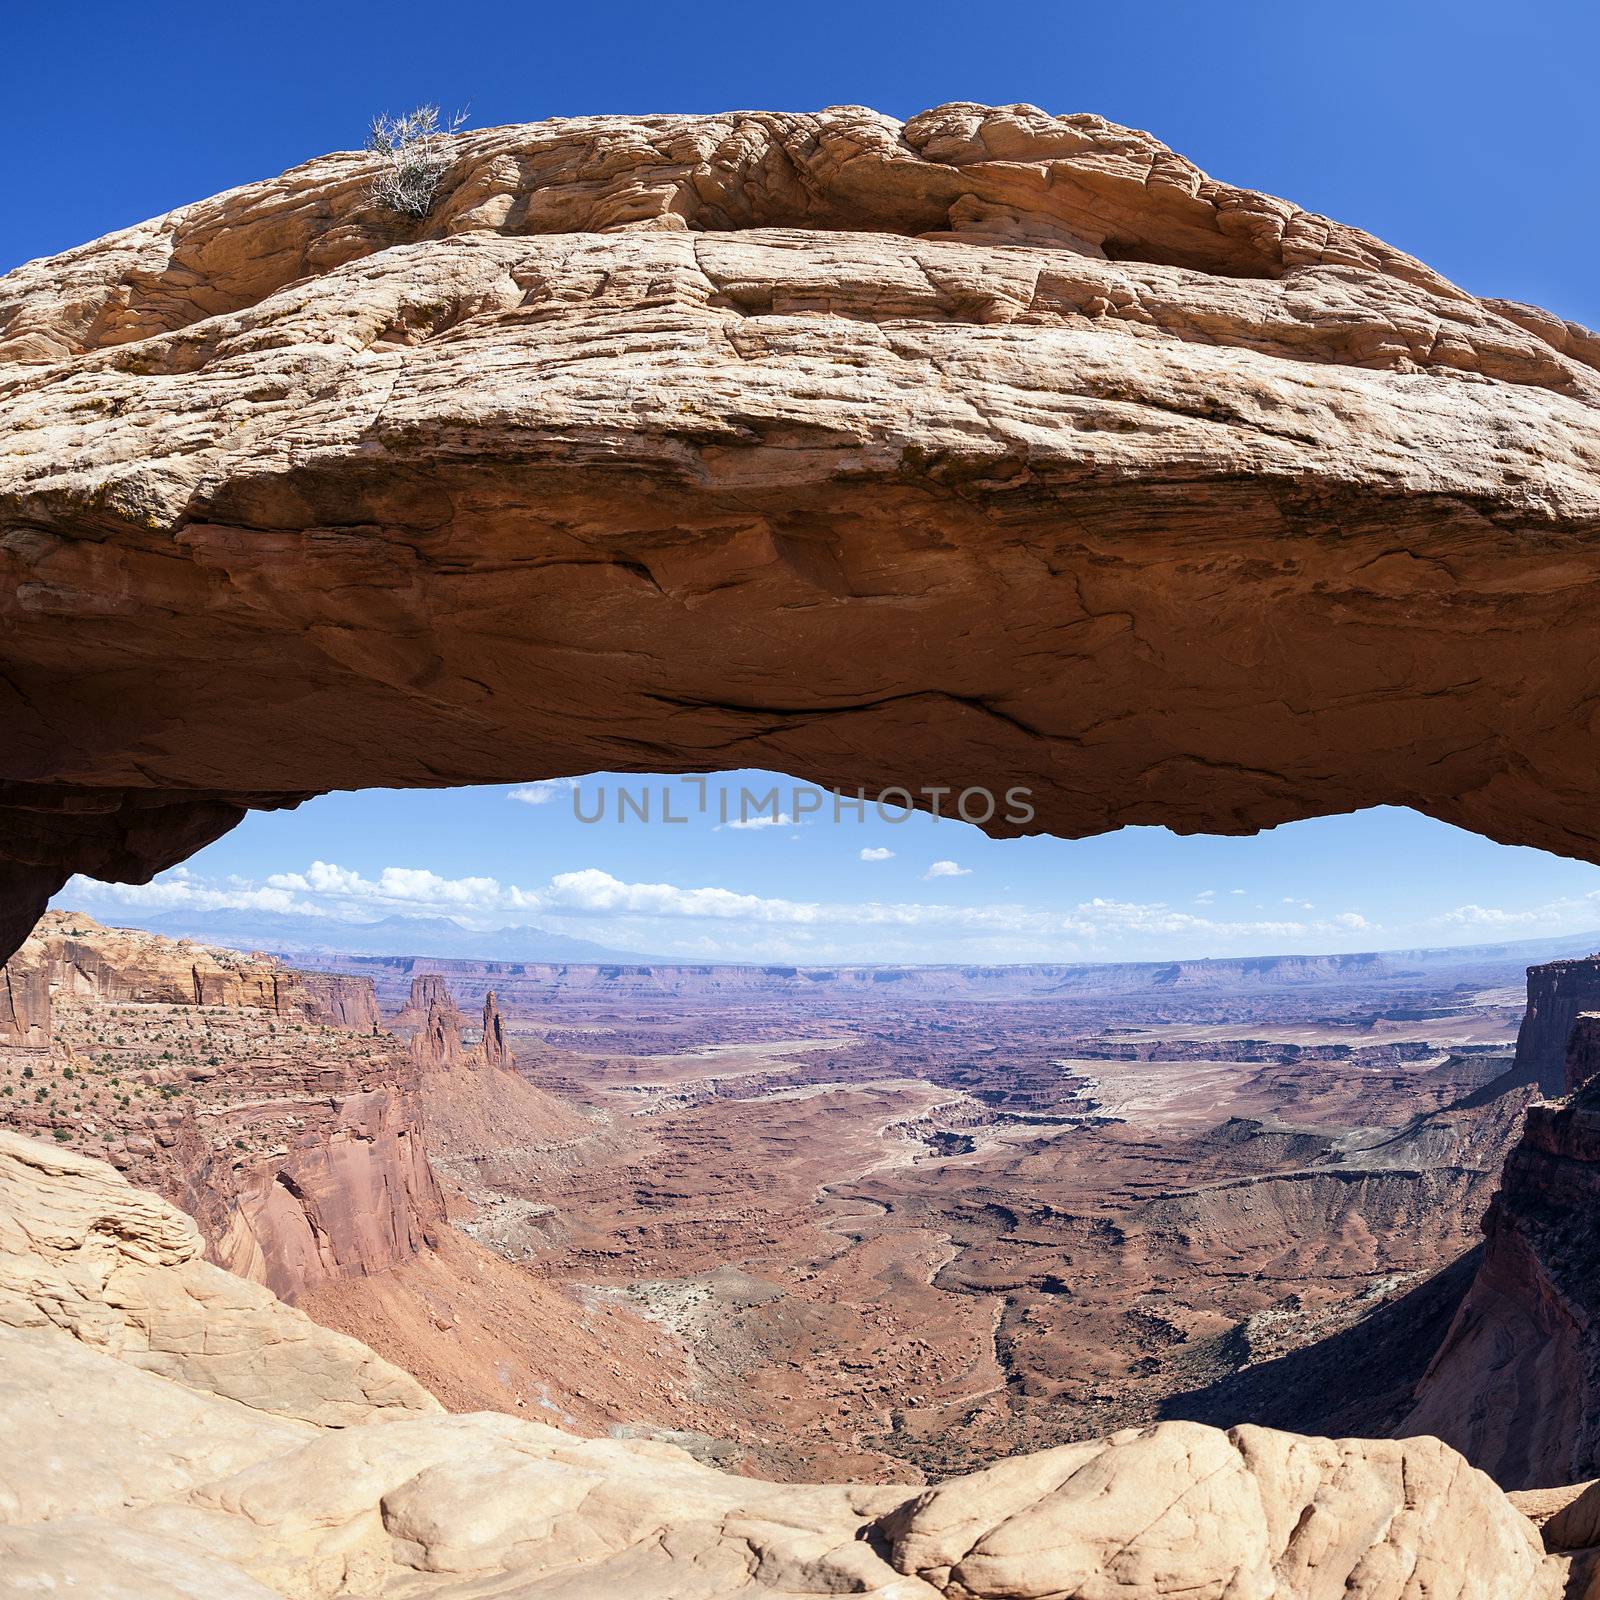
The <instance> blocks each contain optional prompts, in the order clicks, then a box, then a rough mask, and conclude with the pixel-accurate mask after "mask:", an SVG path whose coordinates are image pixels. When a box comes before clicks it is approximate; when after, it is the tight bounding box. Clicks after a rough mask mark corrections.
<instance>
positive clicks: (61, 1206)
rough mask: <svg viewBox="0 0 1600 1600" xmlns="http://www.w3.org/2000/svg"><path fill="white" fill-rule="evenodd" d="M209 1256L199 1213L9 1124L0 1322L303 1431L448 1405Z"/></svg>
mask: <svg viewBox="0 0 1600 1600" xmlns="http://www.w3.org/2000/svg"><path fill="white" fill-rule="evenodd" d="M201 1248H202V1245H201V1239H200V1232H199V1229H198V1228H196V1227H195V1225H194V1223H193V1222H192V1221H191V1220H190V1219H189V1218H188V1217H186V1216H185V1215H184V1214H183V1213H182V1212H181V1211H179V1210H177V1209H176V1207H174V1206H171V1205H169V1204H168V1203H167V1202H166V1201H165V1200H162V1199H160V1198H159V1197H158V1196H156V1195H154V1194H151V1193H149V1192H148V1191H146V1190H143V1189H135V1188H133V1187H132V1186H131V1185H130V1184H129V1183H128V1182H127V1180H126V1179H125V1178H123V1177H122V1176H121V1175H120V1174H118V1173H117V1172H116V1171H115V1170H114V1169H113V1168H111V1167H109V1166H107V1165H106V1164H105V1163H104V1162H100V1161H93V1160H90V1159H88V1158H87V1157H85V1156H80V1155H77V1154H74V1153H72V1152H70V1151H65V1150H60V1149H51V1148H50V1147H49V1146H48V1145H45V1144H42V1143H40V1142H39V1141H37V1140H34V1139H24V1138H22V1137H21V1136H20V1135H18V1134H15V1133H11V1132H9V1131H7V1130H5V1129H0V1327H4V1328H8V1329H23V1330H41V1329H57V1330H60V1331H62V1332H63V1333H65V1334H68V1335H70V1336H71V1338H73V1339H74V1340H76V1341H77V1342H78V1343H79V1344H80V1345H82V1346H84V1347H85V1348H87V1349H90V1350H94V1351H98V1352H100V1353H101V1354H103V1355H105V1356H107V1357H113V1358H115V1359H116V1360H117V1361H118V1362H122V1363H126V1364H127V1365H128V1366H132V1367H137V1368H139V1369H140V1370H141V1371H143V1372H148V1373H153V1374H155V1375H157V1376H158V1377H163V1378H170V1379H173V1380H175V1381H176V1382H178V1383H181V1384H184V1385H186V1386H187V1387H189V1388H191V1389H198V1390H202V1391H204V1392H206V1393H209V1394H215V1395H222V1396H226V1397H227V1398H228V1399H230V1400H233V1401H236V1402H238V1403H239V1404H241V1405H245V1406H248V1407H250V1408H251V1409H253V1410H256V1411H263V1412H269V1413H271V1414H272V1415H274V1416H281V1417H289V1418H296V1419H299V1420H301V1421H304V1422H317V1423H326V1424H329V1425H339V1424H344V1423H348V1422H354V1421H362V1420H366V1419H367V1418H368V1417H369V1416H370V1415H371V1413H372V1412H373V1411H374V1410H375V1409H377V1408H380V1407H381V1408H386V1409H399V1410H402V1411H424V1412H431V1411H437V1410H438V1409H439V1407H438V1403H437V1402H436V1401H434V1400H433V1399H432V1398H431V1397H430V1396H429V1395H428V1394H427V1393H426V1391H424V1390H423V1389H422V1388H421V1387H420V1386H419V1385H418V1384H417V1383H416V1382H415V1381H414V1380H413V1379H411V1378H409V1377H407V1376H406V1374H405V1373H403V1372H401V1371H400V1370H399V1369H398V1368H397V1367H392V1366H390V1365H389V1364H388V1362H386V1361H381V1360H379V1359H378V1358H377V1357H376V1356H374V1355H373V1354H372V1352H371V1351H370V1350H367V1349H365V1348H364V1347H363V1346H361V1345H359V1344H357V1343H356V1341H355V1340H353V1339H348V1338H345V1337H344V1336H343V1335H342V1334H338V1333H332V1332H329V1331H328V1330H327V1329H325V1328H321V1327H319V1326H318V1325H317V1324H316V1323H314V1322H312V1321H311V1320H310V1319H309V1318H308V1317H306V1316H304V1315H302V1314H301V1313H300V1312H298V1311H295V1310H293V1309H291V1308H290V1307H289V1306H286V1305H284V1304H283V1303H282V1302H281V1301H279V1300H278V1299H277V1298H276V1296H274V1295H273V1294H271V1293H270V1292H269V1291H268V1290H266V1289H264V1288H262V1287H260V1286H259V1285H257V1284H253V1283H247V1282H246V1281H245V1280H244V1279H242V1278H239V1277H236V1276H235V1275H234V1274H233V1273H230V1272H224V1271H223V1270H222V1269H221V1268H220V1267H216V1266H213V1265H212V1264H211V1263H210V1262H208V1261H204V1260H202V1259H201ZM62 1387H63V1388H65V1387H66V1386H65V1385H62ZM70 1399H71V1403H72V1405H71V1409H72V1410H73V1411H74V1412H76V1413H78V1414H79V1415H80V1416H81V1417H82V1418H84V1420H85V1421H87V1420H89V1419H90V1418H93V1420H94V1422H95V1423H96V1424H97V1425H113V1426H114V1422H113V1419H112V1418H111V1417H109V1416H107V1415H105V1414H103V1413H101V1414H98V1415H96V1408H95V1406H94V1404H93V1399H92V1396H90V1395H85V1394H78V1393H72V1394H71V1395H70ZM114 1409H116V1408H115V1407H114Z"/></svg>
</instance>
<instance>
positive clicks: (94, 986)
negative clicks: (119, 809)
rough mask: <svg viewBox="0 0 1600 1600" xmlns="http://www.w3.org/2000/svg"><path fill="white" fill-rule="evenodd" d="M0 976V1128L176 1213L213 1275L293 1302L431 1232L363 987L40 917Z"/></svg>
mask: <svg viewBox="0 0 1600 1600" xmlns="http://www.w3.org/2000/svg"><path fill="white" fill-rule="evenodd" d="M4 974H5V977H4V982H3V983H0V999H3V1000H4V1003H0V1075H3V1076H4V1079H5V1088H6V1097H5V1098H4V1099H3V1100H0V1105H3V1107H4V1110H3V1112H0V1120H3V1121H4V1122H5V1123H8V1124H10V1125H11V1126H13V1127H15V1128H18V1129H20V1130H22V1131H26V1132H31V1133H39V1134H48V1135H53V1136H54V1137H56V1138H57V1139H59V1140H61V1141H63V1142H68V1143H75V1144H77V1145H78V1146H80V1147H81V1148H83V1149H85V1150H87V1151H89V1152H91V1153H94V1154H99V1155H103V1156H106V1157H109V1158H110V1159H111V1160H113V1161H114V1162H115V1163H116V1164H117V1165H118V1166H119V1167H120V1168H121V1169H122V1170H124V1171H125V1172H127V1173H128V1174H129V1175H130V1176H131V1177H132V1178H133V1179H134V1180H135V1181H136V1182H139V1183H141V1184H144V1185H147V1186H149V1187H152V1188H155V1189H158V1190H159V1191H160V1192H162V1193H163V1194H165V1195H167V1196H168V1197H169V1198H170V1199H172V1200H174V1201H177V1202H178V1203H180V1204H181V1205H183V1206H184V1208H185V1209H186V1210H188V1211H189V1212H191V1213H193V1215H194V1216H195V1217H196V1218H198V1219H199V1222H200V1226H201V1228H202V1231H203V1234H204V1238H205V1242H206V1247H207V1250H208V1252H209V1254H210V1255H211V1257H212V1259H213V1260H215V1261H217V1262H218V1263H220V1264H221V1265H223V1266H225V1267H227V1268H229V1269H230V1270H232V1271H235V1272H238V1273H241V1274H243V1275H245V1276H246V1277H249V1278H251V1279H253V1280H255V1281H257V1282H261V1283H264V1284H267V1285H268V1286H270V1287H271V1288H272V1290H273V1291H274V1292H275V1293H277V1294H280V1295H284V1296H287V1297H289V1298H294V1297H296V1296H298V1295H301V1294H303V1293H305V1292H306V1291H307V1290H308V1289H309V1288H311V1286H313V1285H315V1284H317V1283H320V1282H322V1281H324V1280H334V1281H337V1280H340V1279H344V1278H349V1277H352V1276H362V1275H366V1274H370V1273H373V1272H379V1271H384V1270H386V1269H388V1268H391V1267H394V1266H397V1265H398V1264H400V1263H401V1262H403V1261H406V1260H409V1259H410V1258H411V1257H413V1256H414V1255H416V1254H417V1253H418V1252H419V1251H420V1250H422V1249H423V1248H425V1246H426V1244H427V1241H428V1239H429V1237H430V1235H431V1234H432V1233H433V1232H434V1231H435V1230H436V1229H438V1228H440V1227H442V1226H443V1223H444V1200H443V1196H442V1195H441V1193H440V1191H439V1187H438V1184H437V1182H436V1181H435V1179H434V1175H433V1171H432V1169H431V1167H430V1166H429V1164H428V1158H427V1150H426V1147H425V1143H424V1140H423V1134H422V1125H421V1124H422V1108H421V1101H420V1097H419V1091H418V1084H417V1070H416V1067H415V1066H414V1065H413V1064H412V1063H411V1062H410V1061H409V1060H408V1059H407V1058H406V1055H405V1052H404V1051H403V1050H402V1049H401V1048H400V1047H399V1045H398V1044H397V1043H396V1041H395V1040H394V1039H393V1038H392V1037H390V1036H389V1035H387V1034H375V1030H376V1028H377V1026H378V1012H377V1002H376V999H375V998H374V995H373V990H372V984H371V981H370V980H368V979H364V978H357V977H341V976H339V975H335V974H320V973H300V972H295V971H293V970H291V969H289V968H286V967H284V966H283V965H281V964H280V963H279V962H276V961H273V960H271V959H269V958H267V957H264V956H243V955H239V954H237V953H236V952H233V951H229V950H221V949H212V948H210V947H208V946H203V945H196V944H192V943H190V942H189V941H187V940H177V941H175V940H171V939H164V938H161V937H159V936H157V935H154V934H148V933H141V932H139V931H137V930H132V929H118V928H102V927H101V926H99V924H97V923H95V922H94V921H92V920H91V919H90V918H88V917H85V916H83V915H82V914H81V913H76V912H52V913H50V914H49V915H47V916H46V917H45V918H44V919H43V920H42V921H41V923H40V925H39V927H38V928H37V929H36V930H35V932H34V933H33V934H32V936H31V937H30V938H29V939H28V940H27V941H26V942H25V944H24V945H23V947H22V948H21V949H20V950H19V951H18V952H17V954H16V955H14V956H13V957H12V959H11V960H10V961H9V962H8V963H6V966H5V968H4ZM52 994H53V996H54V1000H53V1002H52V1000H51V996H52ZM19 997H20V1003H19ZM6 1004H9V1009H10V1014H11V1016H12V1017H13V1018H20V1019H21V1025H19V1024H18V1023H17V1022H15V1021H14V1022H13V1023H12V1025H11V1026H10V1027H9V1028H7V1027H6V1026H5V1018H6V1016H7V1011H6V1008H5V1006H6ZM52 1004H53V1020H54V1025H53V1026H52V1025H51V1019H52Z"/></svg>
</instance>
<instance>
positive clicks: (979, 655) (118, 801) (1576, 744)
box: [0, 104, 1600, 949]
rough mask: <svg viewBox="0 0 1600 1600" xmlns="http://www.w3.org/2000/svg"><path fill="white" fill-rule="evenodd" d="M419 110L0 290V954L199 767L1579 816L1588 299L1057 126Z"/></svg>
mask: <svg viewBox="0 0 1600 1600" xmlns="http://www.w3.org/2000/svg"><path fill="white" fill-rule="evenodd" d="M454 150H455V154H456V159H455V160H454V162H453V164H452V165H451V167H450V169H449V170H448V172H447V173H446V174H445V175H444V178H443V182H442V186H441V190H440V194H439V198H438V200H437V203H436V204H435V206H434V208H433V210H432V212H431V213H430V215H429V216H428V217H427V218H426V219H425V220H423V221H421V222H417V223H413V222H410V221H406V220H404V219H401V218H398V217H396V216H393V215H390V214H388V213H384V212H381V211H378V210H375V209H374V208H373V206H372V205H371V204H370V203H369V202H368V200H367V198H366V194H367V186H368V182H369V179H370V176H371V172H372V166H371V158H370V157H367V156H364V155H359V154H341V155H333V156H328V157H326V158H323V159H321V160H317V161H313V162H310V163H308V164H306V165H304V166H301V167H298V168H295V169H294V170H292V171H290V172H288V173H285V174H283V175H282V176H281V177H278V178H274V179H271V180H268V181H265V182H261V183H256V184H251V185H247V186H245V187H243V188H240V189H235V190H230V191H229V192H227V193H226V194H223V195H219V196H217V197H215V198H214V199H211V200H207V201H202V202H200V203H198V204H196V205H193V206H188V207H184V208H181V209H179V210H177V211H174V212H171V213H169V214H167V215H166V216H164V217H161V218H158V219H155V220H153V221H150V222H147V223H142V224H140V225H138V226H136V227H134V228H130V229H126V230H124V231H123V232H121V233H118V234H113V235H110V236H108V237H107V238H105V239H102V240H99V241H96V242H94V243H92V244H88V245H84V246H82V247H81V248H79V249H77V250H74V251H69V252H67V253H66V254H64V255H61V256H57V257H53V258H50V259H47V260H43V261H37V262H32V263H29V264H28V265H26V266H24V267H21V268H19V269H17V270H16V271H15V272H13V273H11V274H9V275H7V276H6V277H4V278H0V431H3V432H4V435H5V437H6V439H7V441H8V445H7V451H6V453H5V455H4V456H3V457H0V624H3V626H4V628H5V631H6V638H7V649H6V658H7V659H6V662H5V672H4V674H3V676H0V717H3V719H4V732H5V736H4V738H0V853H3V864H0V918H3V920H0V949H3V948H4V946H5V944H6V943H9V942H11V941H14V940H16V939H18V938H20V937H21V935H22V934H23V933H24V932H25V931H26V927H27V925H28V923H29V921H30V920H31V918H32V917H33V916H34V915H36V914H37V911H38V910H39V909H40V908H42V906H43V904H44V901H45V897H46V896H47V895H48V894H49V893H50V891H51V890H52V889H53V888H55V887H56V886H57V885H58V884H59V883H60V882H61V881H62V879H63V878H64V877H65V875H66V874H68V873H70V872H72V871H74V870H77V871H84V872H89V873H92V874H94V875H97V876H100V877H104V878H125V879H138V878H141V877H144V876H148V875H149V874H150V873H151V872H154V871H156V870H159V869H160V868H162V867H164V866H166V865H168V864H170V863H171V862H173V861H175V860H177V859H180V858H181V857H182V856H184V855H185V854H187V853H189V852H191V851H192V850H193V849H195V848H197V847H198V846H199V845H200V844H201V843H203V842H205V840H206V839H208V838H210V837H214V836H215V835H216V834H218V833H220V832H222V831H224V830H225V829H226V828H228V827H230V826H232V825H233V823H234V822H235V821H236V820H237V819H238V817H239V816H240V815H241V814H242V809H243V808H246V807H250V806H269V805H292V804H295V803H296V802H297V801H299V800H300V799H303V798H304V797H306V796H307V795H310V794H313V793H316V792H318V791H321V790H324V789H327V788H331V787H357V786H363V785H374V784H387V785H441V784H450V783H467V782H484V781H508V780H522V779H528V778H533V777H539V776H553V775H557V774H563V773H577V772H585V771H591V770H598V769H612V770H674V771H691V770H707V769H719V768H735V767H746V766H752V767H768V768H778V769H781V770H784V771H788V772H791V773H794V774H796V775H799V776H802V777H806V778H809V779H813V780H817V781H820V782H825V783H837V784H841V785H844V786H846V787H848V788H850V789H852V790H854V789H855V788H856V787H857V786H863V785H864V786H865V787H867V788H868V789H870V790H875V791H881V790H884V789H886V788H889V787H892V786H907V787H910V788H912V789H920V788H921V787H923V786H933V785H939V786H950V787H952V788H954V789H956V790H961V789H965V788H969V787H982V788H985V789H994V790H999V791H1003V790H1004V789H1006V788H1008V787H1010V786H1013V785H1017V786H1023V787H1026V788H1028V789H1029V790H1030V791H1031V798H1030V800H1029V804H1030V805H1031V807H1032V809H1033V816H1032V817H1031V818H1029V819H1025V820H1022V821H1014V820H1013V821H1009V822H1008V821H1007V820H1006V811H1007V809H1008V808H1004V807H1002V808H1001V810H999V811H998V812H997V813H996V815H995V817H994V818H993V819H991V821H990V823H989V826H991V827H992V828H994V829H996V830H997V831H1006V830H1007V829H1011V830H1026V829H1030V828H1039V829H1047V830H1050V831H1053V832H1056V833H1059V834H1063V835H1079V834H1085V833H1092V832H1097V831H1101V830H1104V829H1108V828H1113V827H1117V826H1120V825H1123V824H1129V823H1163V824H1168V825H1170V826H1172V827H1174V828H1177V829H1181V830H1199V829H1206V830H1212V831H1222V832H1248V831H1252V830H1254V829H1256V828H1260V827H1263V826H1267V825H1271V824H1274V823H1278V822H1283V821H1286V820H1289V819H1291V818H1294V817H1300V816H1305V815H1309V814H1313V813H1318V812H1329V811H1343V810H1349V809H1353V808H1356V807H1359V806H1367V805H1374V804H1381V803H1388V804H1403V805H1410V806H1415V807H1417V808H1418V809H1420V810H1422V811H1425V812H1428V813H1430V814H1432V815H1434V816H1438V817H1441V818H1444V819H1445V820H1447V821H1450V822H1453V823H1457V824H1460V825H1462V826H1466V827H1470V828H1474V829H1477V830H1479V831H1481V832H1484V833H1487V834H1489V835H1491V836H1492V837H1495V838H1498V839H1502V840H1505V841H1508V842H1517V843H1524V844H1530V845H1538V846H1541V847H1544V848H1548V849H1554V850H1560V851H1564V852H1567V853H1570V854H1574V855H1580V856H1586V857H1589V858H1591V859H1596V858H1600V830H1597V827H1596V824H1595V821H1594V813H1593V807H1592V804H1591V788H1592V781H1591V779H1592V769H1593V751H1592V748H1591V746H1590V744H1589V741H1588V739H1587V737H1586V736H1585V733H1584V730H1586V729H1588V727H1589V726H1590V720H1591V719H1590V715H1589V712H1590V707H1589V703H1588V702H1589V688H1588V683H1587V679H1586V677H1585V675H1584V674H1583V672H1581V671H1580V670H1578V668H1577V667H1575V666H1574V663H1581V662H1583V661H1585V660H1587V659H1590V658H1591V657H1592V656H1593V655H1594V654H1595V653H1596V647H1597V645H1600V620H1597V619H1596V616H1595V614H1594V608H1593V607H1592V605H1591V604H1590V603H1589V598H1590V595H1591V593H1592V590H1593V586H1594V583H1595V581H1596V579H1597V577H1600V543H1597V541H1596V540H1595V539H1594V537H1593V536H1594V534H1595V532H1596V530H1597V528H1600V430H1597V429H1596V407H1597V400H1600V370H1597V363H1600V340H1597V339H1596V336H1595V335H1593V334H1591V333H1589V332H1587V331H1585V330H1583V329H1581V328H1578V327H1576V326H1574V325H1572V324H1569V323H1565V322H1563V321H1561V320H1560V319H1559V318H1556V317H1553V316H1551V315H1549V314H1547V313H1545V312H1541V311H1538V310H1536V309H1533V308H1530V307H1524V306H1518V305H1513V304H1510V303H1507V302H1503V301H1493V300H1478V299H1474V298H1473V297H1472V296H1470V295H1468V294H1466V293H1465V292H1464V291H1462V290H1461V289H1459V288H1457V287H1455V286H1454V285H1452V284H1450V283H1448V282H1446V281H1445V280H1444V279H1442V278H1440V277H1439V276H1438V275H1437V274H1436V273H1434V272H1432V271H1430V270H1429V269H1428V268H1427V267H1425V266H1423V265H1422V264H1421V263H1419V262H1417V261H1414V260H1412V259H1411V258H1409V257H1407V256H1405V255H1403V254H1401V253H1400V252H1398V251H1396V250H1394V249H1392V248H1390V247H1389V246H1387V245H1385V244H1383V243H1382V242H1381V241H1379V240H1376V239H1374V238H1372V237H1370V236H1369V235H1366V234H1364V233H1361V232H1360V231H1359V230H1357V229H1354V228H1350V227H1346V226H1343V225H1341V224H1339V223H1336V222H1332V221H1330V220H1328V219H1327V218H1323V217H1319V216H1316V215H1314V214H1311V213H1308V212H1306V211H1303V210H1301V209H1300V208H1298V207H1297V206H1295V205H1293V204H1292V203H1290V202H1287V201H1284V200H1280V199H1276V198H1273V197H1271V196H1266V195H1260V194H1255V193H1252V192H1250V191H1247V190H1242V189H1238V188H1234V187H1232V186H1230V185H1227V184H1225V183H1221V182H1217V181H1215V180H1213V179H1211V178H1208V177H1207V176H1206V175H1205V174H1204V173H1202V172H1200V171H1199V170H1198V169H1197V168H1195V167H1194V166H1193V165H1192V164H1191V163H1190V162H1188V161H1186V160H1185V159H1184V158H1183V157H1181V156H1180V155H1177V154H1176V153H1174V152H1173V151H1171V150H1169V149H1167V148H1166V147H1165V146H1164V145H1162V144H1160V143H1159V142H1158V141H1157V140H1155V139H1153V138H1151V137H1150V136H1149V135H1148V134H1144V133H1139V132H1136V131H1133V130H1129V129H1126V128H1120V127H1117V126H1116V125H1114V124H1111V123H1108V122H1106V121H1104V120H1103V119H1100V118H1098V117H1093V116H1068V117H1050V116H1047V115H1045V114H1044V113H1043V112H1040V111H1038V110H1036V109H1034V108H1032V107H1028V106H1013V107H1002V108H990V107H984V106H975V105H965V104H957V105H949V106H942V107H939V108H937V109H935V110H932V111H928V112H925V113H923V114H921V115H920V116H917V117H914V118H912V119H911V120H910V121H909V122H906V123H903V124H902V123H900V122H896V121H894V120H893V119H890V118H887V117H883V116H880V115H877V114H876V113H874V112H871V111H868V110H865V109H862V108H859V107H835V108H833V109H830V110H828V111H824V112H821V113H817V114H815V115H778V114H769V113H742V112H741V113H730V114H727V115H723V116H714V117H639V118H623V117H618V118H578V119H570V120H555V121H550V122H545V123H539V124H533V125H530V126H524V127H510V128H499V129H490V130H486V131H484V132H480V133H473V134H468V135H463V136H461V137H459V139H458V140H457V142H456V144H455V146H454ZM285 707H292V708H293V714H292V716H286V715H285V713H284V708H285Z"/></svg>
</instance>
